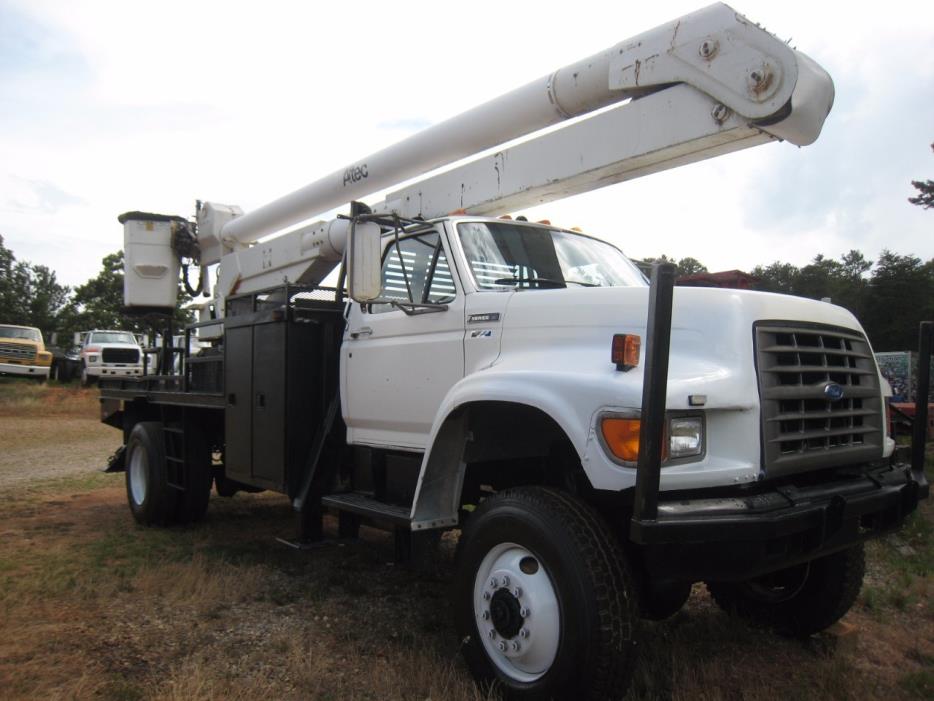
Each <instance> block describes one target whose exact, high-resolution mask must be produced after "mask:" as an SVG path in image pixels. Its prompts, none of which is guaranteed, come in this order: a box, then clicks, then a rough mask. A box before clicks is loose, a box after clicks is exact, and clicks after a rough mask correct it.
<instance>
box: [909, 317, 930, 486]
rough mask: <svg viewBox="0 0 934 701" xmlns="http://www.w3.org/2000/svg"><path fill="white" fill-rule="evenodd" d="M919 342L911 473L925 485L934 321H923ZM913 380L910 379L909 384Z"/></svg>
mask: <svg viewBox="0 0 934 701" xmlns="http://www.w3.org/2000/svg"><path fill="white" fill-rule="evenodd" d="M918 335H919V336H920V340H919V341H918V387H917V391H916V392H915V418H914V421H913V423H912V426H911V428H912V432H911V472H912V474H913V475H914V478H915V481H917V482H920V483H922V484H923V483H924V448H925V445H926V444H927V443H926V441H927V431H928V401H929V397H930V392H931V345H932V340H934V321H922V322H921V326H920V330H919V334H918ZM910 381H911V378H909V382H910Z"/></svg>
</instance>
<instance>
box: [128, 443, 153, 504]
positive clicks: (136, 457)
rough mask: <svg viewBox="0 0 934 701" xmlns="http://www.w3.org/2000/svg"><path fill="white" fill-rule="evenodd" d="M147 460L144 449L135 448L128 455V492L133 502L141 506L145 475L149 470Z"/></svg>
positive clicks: (143, 498)
mask: <svg viewBox="0 0 934 701" xmlns="http://www.w3.org/2000/svg"><path fill="white" fill-rule="evenodd" d="M148 467H149V460H148V459H147V458H146V451H145V450H142V449H141V448H137V449H136V450H134V451H133V454H132V455H131V456H130V467H129V470H130V494H131V496H132V497H133V503H134V504H136V505H137V506H142V505H143V502H144V501H145V500H146V489H147V483H146V476H147V473H148V472H149V470H148V469H147V468H148Z"/></svg>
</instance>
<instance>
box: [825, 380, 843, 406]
mask: <svg viewBox="0 0 934 701" xmlns="http://www.w3.org/2000/svg"><path fill="white" fill-rule="evenodd" d="M824 396H825V397H827V399H829V400H830V401H832V402H839V401H840V400H841V399H843V387H841V386H840V385H838V384H837V383H836V382H828V383H827V384H826V385H824Z"/></svg>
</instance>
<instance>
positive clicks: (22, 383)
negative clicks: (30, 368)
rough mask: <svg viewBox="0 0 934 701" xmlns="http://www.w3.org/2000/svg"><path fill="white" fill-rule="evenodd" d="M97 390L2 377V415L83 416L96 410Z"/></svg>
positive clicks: (0, 403) (0, 389) (0, 383)
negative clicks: (90, 409) (87, 411)
mask: <svg viewBox="0 0 934 701" xmlns="http://www.w3.org/2000/svg"><path fill="white" fill-rule="evenodd" d="M98 396H99V395H98V393H97V390H95V389H93V388H81V387H80V386H78V385H77V384H74V383H72V384H62V383H58V382H48V383H46V384H39V383H37V382H36V381H34V380H27V379H23V378H11V377H0V416H4V415H7V416H13V415H15V416H43V417H45V416H49V415H53V416H62V415H72V416H73V415H75V414H76V413H78V414H84V413H86V410H87V409H88V407H95V408H96V402H97V397H98Z"/></svg>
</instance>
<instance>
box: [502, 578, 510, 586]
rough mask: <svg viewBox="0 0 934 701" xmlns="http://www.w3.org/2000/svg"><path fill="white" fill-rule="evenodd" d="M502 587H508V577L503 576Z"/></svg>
mask: <svg viewBox="0 0 934 701" xmlns="http://www.w3.org/2000/svg"><path fill="white" fill-rule="evenodd" d="M503 586H504V587H508V586H509V577H508V576H504V577H503Z"/></svg>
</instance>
